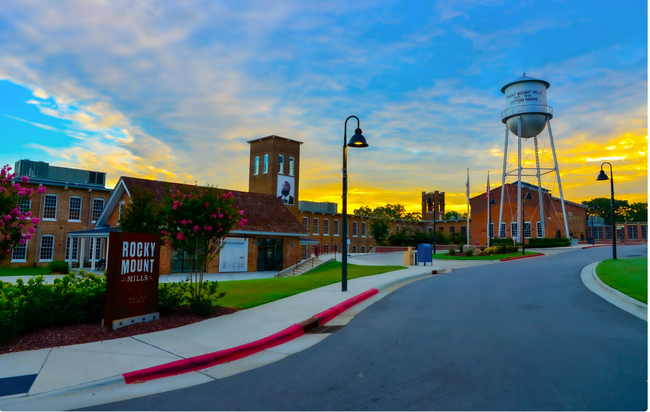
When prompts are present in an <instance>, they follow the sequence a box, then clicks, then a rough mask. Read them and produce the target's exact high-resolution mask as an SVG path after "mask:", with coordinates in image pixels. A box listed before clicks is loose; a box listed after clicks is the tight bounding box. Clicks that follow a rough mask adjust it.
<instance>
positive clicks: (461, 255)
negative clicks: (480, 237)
mask: <svg viewBox="0 0 650 412" xmlns="http://www.w3.org/2000/svg"><path fill="white" fill-rule="evenodd" d="M532 255H543V253H539V252H526V256H532ZM517 256H521V252H518V253H506V254H503V255H492V256H465V254H464V253H460V252H456V254H455V255H453V256H452V255H449V254H447V253H436V254H435V255H433V258H434V259H443V260H499V259H507V258H511V257H517Z"/></svg>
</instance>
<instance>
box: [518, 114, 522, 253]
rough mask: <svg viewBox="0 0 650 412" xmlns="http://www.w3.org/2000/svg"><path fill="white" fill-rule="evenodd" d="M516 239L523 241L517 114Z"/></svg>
mask: <svg viewBox="0 0 650 412" xmlns="http://www.w3.org/2000/svg"><path fill="white" fill-rule="evenodd" d="M517 132H518V135H517V239H519V241H520V242H523V237H522V236H523V230H522V229H523V224H522V223H521V115H519V116H517Z"/></svg>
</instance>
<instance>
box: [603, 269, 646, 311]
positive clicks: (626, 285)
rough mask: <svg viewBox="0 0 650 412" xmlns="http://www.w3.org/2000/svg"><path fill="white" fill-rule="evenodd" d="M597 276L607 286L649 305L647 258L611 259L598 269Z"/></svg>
mask: <svg viewBox="0 0 650 412" xmlns="http://www.w3.org/2000/svg"><path fill="white" fill-rule="evenodd" d="M596 274H598V277H599V278H600V279H601V280H602V281H603V282H605V283H606V284H607V285H609V286H611V287H613V288H614V289H617V290H619V291H621V292H623V293H625V294H626V295H628V296H630V297H632V298H634V299H636V300H639V301H641V302H643V303H645V304H647V303H648V260H647V259H646V258H631V259H617V260H613V259H609V260H605V261H603V262H601V263H600V264H599V265H598V266H597V267H596Z"/></svg>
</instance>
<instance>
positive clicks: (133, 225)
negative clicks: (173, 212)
mask: <svg viewBox="0 0 650 412" xmlns="http://www.w3.org/2000/svg"><path fill="white" fill-rule="evenodd" d="M158 209H159V206H158V205H156V204H155V202H154V200H153V194H152V193H151V192H150V191H149V190H147V189H145V188H142V187H140V186H135V187H133V188H132V189H131V201H130V202H129V203H127V204H126V205H125V206H124V207H123V208H122V214H121V216H120V219H119V223H120V229H121V230H122V232H128V233H153V234H159V233H160V227H161V226H162V219H161V217H160V214H159V210H158Z"/></svg>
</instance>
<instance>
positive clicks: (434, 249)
mask: <svg viewBox="0 0 650 412" xmlns="http://www.w3.org/2000/svg"><path fill="white" fill-rule="evenodd" d="M427 204H428V205H429V207H430V208H431V214H432V215H433V254H434V255H435V254H436V209H435V208H434V207H433V206H434V205H433V201H432V200H431V197H430V196H429V197H427Z"/></svg>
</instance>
